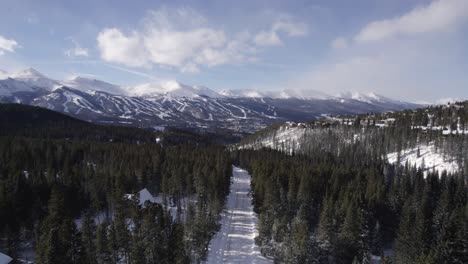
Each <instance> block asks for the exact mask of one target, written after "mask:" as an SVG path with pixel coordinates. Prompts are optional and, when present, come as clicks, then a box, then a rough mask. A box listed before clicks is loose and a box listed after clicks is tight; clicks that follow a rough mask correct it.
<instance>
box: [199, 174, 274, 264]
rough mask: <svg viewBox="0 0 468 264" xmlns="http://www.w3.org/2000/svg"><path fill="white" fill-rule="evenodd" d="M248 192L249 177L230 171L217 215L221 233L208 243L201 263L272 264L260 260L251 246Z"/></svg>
mask: <svg viewBox="0 0 468 264" xmlns="http://www.w3.org/2000/svg"><path fill="white" fill-rule="evenodd" d="M249 192H250V175H249V174H248V173H247V171H245V170H242V169H240V168H237V167H233V182H232V184H231V192H230V194H229V196H228V200H227V204H226V209H225V210H224V211H223V213H222V214H221V229H220V230H219V231H218V233H217V234H216V235H215V236H214V237H213V239H212V240H211V242H210V246H209V249H208V258H207V261H206V262H205V263H207V264H217V263H273V261H270V260H268V259H266V258H265V257H263V256H262V254H261V253H260V249H259V247H258V246H257V245H256V244H255V237H256V236H257V216H256V214H255V213H254V211H253V206H252V198H251V196H250V194H249Z"/></svg>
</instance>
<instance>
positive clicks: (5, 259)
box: [0, 252, 13, 264]
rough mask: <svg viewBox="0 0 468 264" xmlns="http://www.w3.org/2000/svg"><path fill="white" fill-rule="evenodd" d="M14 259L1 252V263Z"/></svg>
mask: <svg viewBox="0 0 468 264" xmlns="http://www.w3.org/2000/svg"><path fill="white" fill-rule="evenodd" d="M12 260H13V259H12V258H10V257H9V256H7V255H5V254H3V253H1V252H0V264H8V263H10V262H11V261H12Z"/></svg>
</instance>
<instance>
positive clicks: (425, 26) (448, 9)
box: [354, 0, 468, 42]
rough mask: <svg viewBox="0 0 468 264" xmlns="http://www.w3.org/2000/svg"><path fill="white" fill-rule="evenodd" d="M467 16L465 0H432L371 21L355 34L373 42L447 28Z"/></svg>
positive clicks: (454, 25) (460, 21)
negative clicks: (423, 4) (391, 16)
mask: <svg viewBox="0 0 468 264" xmlns="http://www.w3.org/2000/svg"><path fill="white" fill-rule="evenodd" d="M466 20H468V1H466V0H435V1H433V2H432V3H430V4H429V5H427V6H421V7H417V8H415V9H413V10H412V11H410V12H408V13H406V14H404V15H402V16H398V17H395V18H391V19H384V20H378V21H373V22H371V23H369V24H367V25H366V26H365V27H364V28H362V29H361V31H360V32H359V33H358V34H357V35H356V36H355V38H354V39H355V40H356V41H357V42H373V41H380V40H384V39H388V38H391V37H395V36H398V35H413V34H421V33H428V32H442V31H450V30H453V29H454V28H455V27H457V26H458V25H459V24H460V23H462V22H464V21H466Z"/></svg>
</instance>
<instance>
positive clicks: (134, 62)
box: [97, 28, 148, 67]
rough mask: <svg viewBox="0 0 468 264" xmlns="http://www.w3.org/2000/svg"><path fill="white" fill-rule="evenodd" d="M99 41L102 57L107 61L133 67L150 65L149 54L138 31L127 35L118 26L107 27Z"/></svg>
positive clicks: (101, 33)
mask: <svg viewBox="0 0 468 264" xmlns="http://www.w3.org/2000/svg"><path fill="white" fill-rule="evenodd" d="M97 41H98V47H99V49H100V51H101V57H102V59H104V60H106V61H109V62H116V63H120V64H124V65H127V66H131V67H142V66H148V54H147V51H146V50H145V49H144V48H143V47H142V45H141V44H142V40H141V37H140V36H139V34H138V33H137V32H132V33H131V34H129V35H128V36H126V35H124V34H123V33H122V32H121V31H120V30H119V29H117V28H106V29H104V30H102V31H101V32H100V33H99V35H98V37H97Z"/></svg>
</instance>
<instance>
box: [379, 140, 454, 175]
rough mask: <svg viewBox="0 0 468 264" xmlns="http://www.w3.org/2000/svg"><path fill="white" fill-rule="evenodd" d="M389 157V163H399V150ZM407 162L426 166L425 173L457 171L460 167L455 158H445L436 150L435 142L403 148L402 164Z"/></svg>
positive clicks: (419, 166) (411, 164) (420, 166)
mask: <svg viewBox="0 0 468 264" xmlns="http://www.w3.org/2000/svg"><path fill="white" fill-rule="evenodd" d="M418 148H419V156H418ZM387 159H388V162H389V163H397V161H398V152H393V153H389V154H388V155H387ZM407 162H408V163H409V164H410V166H416V167H417V168H422V167H424V168H423V169H424V175H426V174H427V172H428V171H438V172H439V174H441V173H442V172H443V171H447V172H448V173H456V172H458V171H459V169H460V167H459V165H458V163H457V162H456V160H455V159H453V158H451V157H445V158H444V156H443V155H442V154H441V153H439V152H437V151H436V149H435V147H434V145H433V144H421V145H419V146H417V147H415V148H410V149H406V150H403V151H402V152H401V153H400V164H401V165H403V166H404V165H405V164H406V163H407Z"/></svg>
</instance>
